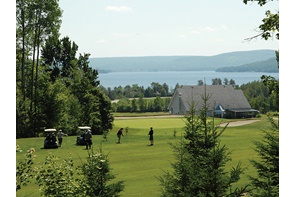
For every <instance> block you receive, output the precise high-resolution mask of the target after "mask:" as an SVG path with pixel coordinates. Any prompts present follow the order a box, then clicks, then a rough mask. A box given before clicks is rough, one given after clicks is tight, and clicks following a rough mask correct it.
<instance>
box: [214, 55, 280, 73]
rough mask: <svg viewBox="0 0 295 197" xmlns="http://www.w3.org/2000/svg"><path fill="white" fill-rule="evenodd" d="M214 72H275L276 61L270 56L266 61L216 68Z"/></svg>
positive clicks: (277, 70)
mask: <svg viewBox="0 0 295 197" xmlns="http://www.w3.org/2000/svg"><path fill="white" fill-rule="evenodd" d="M216 72H268V73H277V72H279V69H278V62H277V60H276V58H270V59H268V60H266V61H258V62H253V63H250V64H244V65H241V66H233V67H224V68H218V69H216Z"/></svg>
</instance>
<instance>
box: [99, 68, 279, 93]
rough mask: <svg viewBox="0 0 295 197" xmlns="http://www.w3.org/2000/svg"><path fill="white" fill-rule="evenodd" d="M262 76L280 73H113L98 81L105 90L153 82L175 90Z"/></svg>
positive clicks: (254, 79) (240, 82)
mask: <svg viewBox="0 0 295 197" xmlns="http://www.w3.org/2000/svg"><path fill="white" fill-rule="evenodd" d="M262 75H270V76H273V77H275V78H276V79H278V78H279V73H264V72H215V71H161V72H111V73H100V74H99V77H98V79H99V80H100V85H102V86H104V87H105V88H108V87H110V88H112V89H113V88H114V87H118V86H122V87H125V86H126V85H130V86H132V85H134V84H137V85H138V86H143V87H144V88H147V87H148V86H151V83H152V82H157V83H159V84H161V85H163V83H166V84H167V85H168V86H169V87H171V88H174V87H175V85H176V84H177V83H179V85H197V84H198V81H199V80H203V81H204V79H205V81H206V84H208V85H211V84H212V79H215V78H220V79H221V80H222V81H223V80H224V78H227V79H228V80H231V79H233V80H234V81H235V82H236V84H237V85H242V84H246V83H248V82H252V81H259V80H260V77H261V76H262Z"/></svg>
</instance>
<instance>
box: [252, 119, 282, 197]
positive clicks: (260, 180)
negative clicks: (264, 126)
mask: <svg viewBox="0 0 295 197" xmlns="http://www.w3.org/2000/svg"><path fill="white" fill-rule="evenodd" d="M268 119H269V121H270V123H271V131H268V132H267V131H264V134H265V135H264V137H263V140H262V141H255V142H254V144H255V151H256V152H257V153H258V155H259V156H260V160H259V161H257V160H250V162H251V164H252V165H253V166H254V167H255V168H256V170H257V173H258V176H257V177H253V176H249V179H250V180H251V183H252V187H253V191H252V193H253V194H252V196H254V197H255V196H257V197H258V196H259V197H261V196H265V197H275V196H279V124H278V123H276V121H275V120H274V119H273V118H272V117H270V116H268Z"/></svg>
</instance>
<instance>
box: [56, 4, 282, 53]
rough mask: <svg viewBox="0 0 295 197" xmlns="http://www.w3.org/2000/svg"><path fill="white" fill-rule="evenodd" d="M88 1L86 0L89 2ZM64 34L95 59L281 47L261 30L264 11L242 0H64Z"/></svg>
mask: <svg viewBox="0 0 295 197" xmlns="http://www.w3.org/2000/svg"><path fill="white" fill-rule="evenodd" d="M86 2H87V3H86ZM60 7H61V9H62V10H63V16H62V25H61V29H60V33H61V37H65V36H68V37H69V38H70V40H72V41H74V42H75V43H76V44H77V45H78V46H79V51H78V52H79V53H81V54H83V53H90V54H91V57H125V56H129V57H130V56H172V55H206V56H211V55H216V54H220V53H226V52H232V51H247V50H259V49H273V50H277V49H278V48H279V43H278V41H277V40H276V39H273V40H272V39H271V40H268V41H265V40H262V39H260V38H258V39H254V40H252V41H251V42H249V41H245V39H246V38H249V37H252V36H255V35H257V34H258V32H257V31H258V27H259V25H260V24H261V20H262V19H263V17H264V16H265V11H266V10H271V11H273V12H275V11H276V10H278V9H279V2H278V1H273V2H270V3H268V4H266V5H265V6H263V7H261V6H259V5H257V4H256V3H250V4H248V5H245V4H244V3H243V2H242V0H226V1H222V0H207V1H200V0H181V1H180V0H146V1H144V0H141V1H139V0H87V1H84V0H60Z"/></svg>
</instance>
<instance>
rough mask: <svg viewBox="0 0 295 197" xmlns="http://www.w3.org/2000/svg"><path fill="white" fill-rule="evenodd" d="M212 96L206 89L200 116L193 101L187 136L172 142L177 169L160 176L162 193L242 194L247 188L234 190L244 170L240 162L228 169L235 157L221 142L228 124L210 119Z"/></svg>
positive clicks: (177, 195)
mask: <svg viewBox="0 0 295 197" xmlns="http://www.w3.org/2000/svg"><path fill="white" fill-rule="evenodd" d="M209 98H210V95H206V92H205V95H203V101H204V105H203V107H202V110H201V112H200V115H199V116H197V115H196V105H197V104H196V103H195V102H194V101H193V102H192V103H191V106H190V111H189V115H187V116H186V126H185V135H184V138H183V139H182V140H181V141H180V142H179V143H178V144H174V145H172V148H173V150H174V154H175V158H176V162H175V163H172V168H173V169H174V171H173V173H170V172H165V174H164V176H163V177H160V178H159V180H160V182H161V186H162V196H169V197H170V196H175V197H187V196H210V197H211V196H212V197H213V196H214V197H222V196H239V195H240V194H241V193H243V192H244V191H245V189H246V187H245V188H241V189H238V188H236V189H235V190H233V191H232V190H231V187H232V184H233V183H235V182H237V181H238V180H239V179H240V175H241V174H242V173H243V171H244V170H243V169H242V168H241V164H240V163H239V164H238V165H237V166H236V167H235V168H232V169H231V171H226V170H225V166H226V163H227V162H228V161H230V160H231V158H230V153H229V152H228V149H227V147H226V146H225V145H221V144H220V140H219V137H220V135H221V134H222V133H223V131H224V130H225V129H226V127H224V128H222V129H220V128H218V127H215V126H214V121H213V122H208V119H207V112H208V107H207V101H208V100H209ZM219 129H220V130H219Z"/></svg>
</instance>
